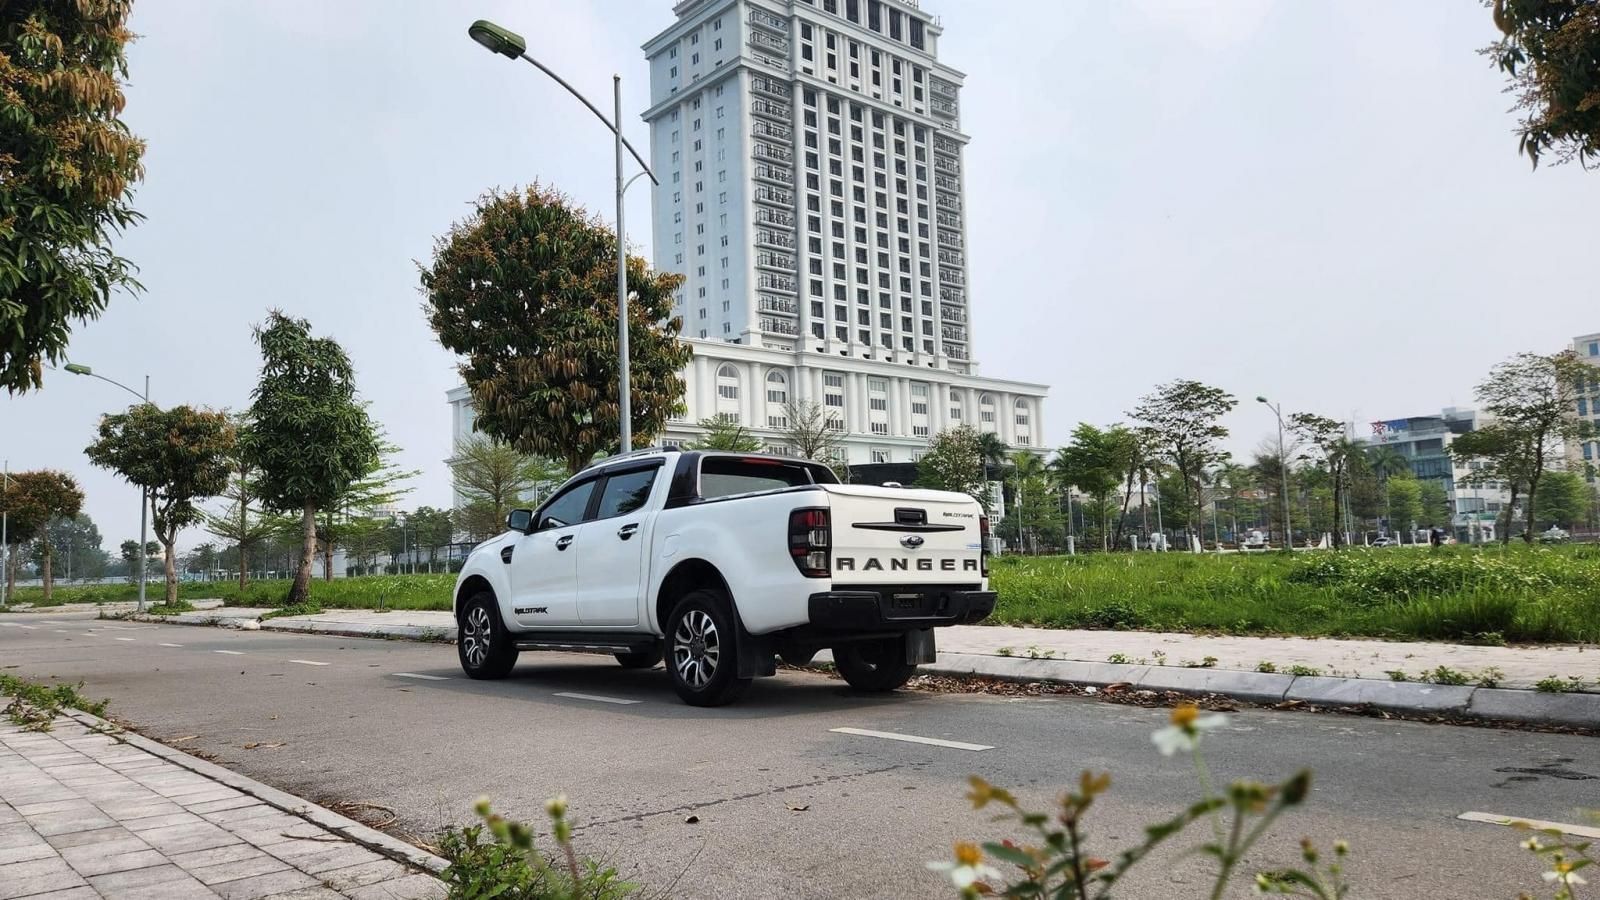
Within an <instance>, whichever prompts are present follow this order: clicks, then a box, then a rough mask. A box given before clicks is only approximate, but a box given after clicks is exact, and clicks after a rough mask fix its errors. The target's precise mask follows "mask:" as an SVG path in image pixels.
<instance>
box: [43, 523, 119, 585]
mask: <svg viewBox="0 0 1600 900" xmlns="http://www.w3.org/2000/svg"><path fill="white" fill-rule="evenodd" d="M48 530H49V532H50V544H51V546H53V547H54V548H55V550H56V554H57V558H58V559H59V560H61V563H62V564H61V565H58V566H57V568H58V569H65V573H64V574H66V575H67V577H68V579H69V580H70V579H72V578H79V579H83V578H99V577H100V576H101V575H102V574H104V572H105V567H106V554H105V551H104V550H102V549H100V529H99V528H97V527H95V524H94V520H92V519H90V518H89V516H88V515H87V514H85V513H81V512H80V513H78V514H77V515H76V516H61V517H58V518H56V519H52V520H51V521H50V524H49V526H48ZM39 546H40V544H39V542H36V545H35V549H36V550H37V549H38V547H39ZM36 562H37V560H36Z"/></svg>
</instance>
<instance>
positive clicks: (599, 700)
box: [556, 691, 642, 706]
mask: <svg viewBox="0 0 1600 900" xmlns="http://www.w3.org/2000/svg"><path fill="white" fill-rule="evenodd" d="M556 696H557V697H566V698H568V699H570V700H593V701H594V702H596V703H616V704H618V705H621V706H632V705H633V704H635V703H639V702H642V701H639V700H624V699H622V698H621V697H602V696H600V695H599V694H574V693H569V692H567V691H556Z"/></svg>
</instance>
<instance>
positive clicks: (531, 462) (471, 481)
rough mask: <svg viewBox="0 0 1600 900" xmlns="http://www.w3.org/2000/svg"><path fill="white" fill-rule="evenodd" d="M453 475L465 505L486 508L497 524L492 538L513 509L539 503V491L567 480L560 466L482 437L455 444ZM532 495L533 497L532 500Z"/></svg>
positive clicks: (458, 492)
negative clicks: (478, 505) (525, 503)
mask: <svg viewBox="0 0 1600 900" xmlns="http://www.w3.org/2000/svg"><path fill="white" fill-rule="evenodd" d="M450 473H451V474H452V475H453V476H454V480H455V488H456V493H457V494H458V495H460V497H461V499H462V500H463V501H464V502H465V504H466V505H468V506H470V505H473V504H484V505H485V506H486V507H487V510H486V515H487V516H488V519H489V521H491V522H493V523H494V524H493V525H492V526H491V528H492V530H491V531H490V534H499V533H500V530H501V528H502V527H503V523H504V522H505V520H506V514H507V513H509V512H510V511H511V510H512V509H514V508H516V507H518V506H521V505H522V504H523V503H524V502H533V503H537V502H538V496H537V495H536V492H537V491H539V490H541V489H542V488H543V487H546V486H550V485H554V484H559V483H560V482H561V481H562V480H563V479H564V478H565V473H564V471H563V469H562V467H561V466H560V465H559V464H557V463H555V462H552V461H550V460H548V459H544V458H542V457H538V456H529V455H528V454H526V453H523V452H522V451H520V450H518V449H516V448H515V447H512V446H510V445H509V444H505V443H502V442H500V441H497V440H495V439H493V438H491V437H489V436H488V435H483V434H474V435H471V436H469V437H467V438H466V439H465V440H462V441H461V442H459V443H457V444H456V452H455V455H453V456H451V457H450ZM530 494H533V495H534V496H533V497H532V498H531V499H530V498H529V495H530ZM469 530H470V529H469ZM487 536H488V535H485V537H487ZM445 542H446V543H448V538H447V539H446V541H445Z"/></svg>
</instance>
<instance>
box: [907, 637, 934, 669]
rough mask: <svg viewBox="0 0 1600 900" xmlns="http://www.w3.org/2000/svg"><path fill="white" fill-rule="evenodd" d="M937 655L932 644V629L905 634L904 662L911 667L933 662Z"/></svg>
mask: <svg viewBox="0 0 1600 900" xmlns="http://www.w3.org/2000/svg"><path fill="white" fill-rule="evenodd" d="M937 655H938V651H937V649H936V648H935V647H934V644H933V629H932V628H919V629H917V630H916V631H908V632H906V662H908V663H910V664H911V665H913V666H916V665H921V664H922V663H931V662H934V661H935V659H936V657H937Z"/></svg>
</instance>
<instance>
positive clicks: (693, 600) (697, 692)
mask: <svg viewBox="0 0 1600 900" xmlns="http://www.w3.org/2000/svg"><path fill="white" fill-rule="evenodd" d="M666 632H667V672H668V673H669V674H671V676H672V688H673V690H675V691H677V692H678V696H679V697H681V698H682V699H683V702H685V703H687V704H689V705H690V706H722V705H723V704H726V703H732V702H733V701H734V700H737V699H738V698H739V695H740V694H742V693H744V689H745V688H747V687H749V686H750V679H749V678H740V677H739V649H738V643H739V641H738V637H737V625H736V623H735V622H734V620H733V604H732V603H731V602H730V601H729V600H728V599H727V598H726V597H724V596H723V595H722V594H721V592H719V591H713V590H698V591H692V592H690V593H689V594H688V595H687V596H685V597H684V598H683V599H682V600H680V601H678V605H677V606H676V607H674V608H673V610H672V614H671V615H670V616H668V617H667V627H666Z"/></svg>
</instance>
